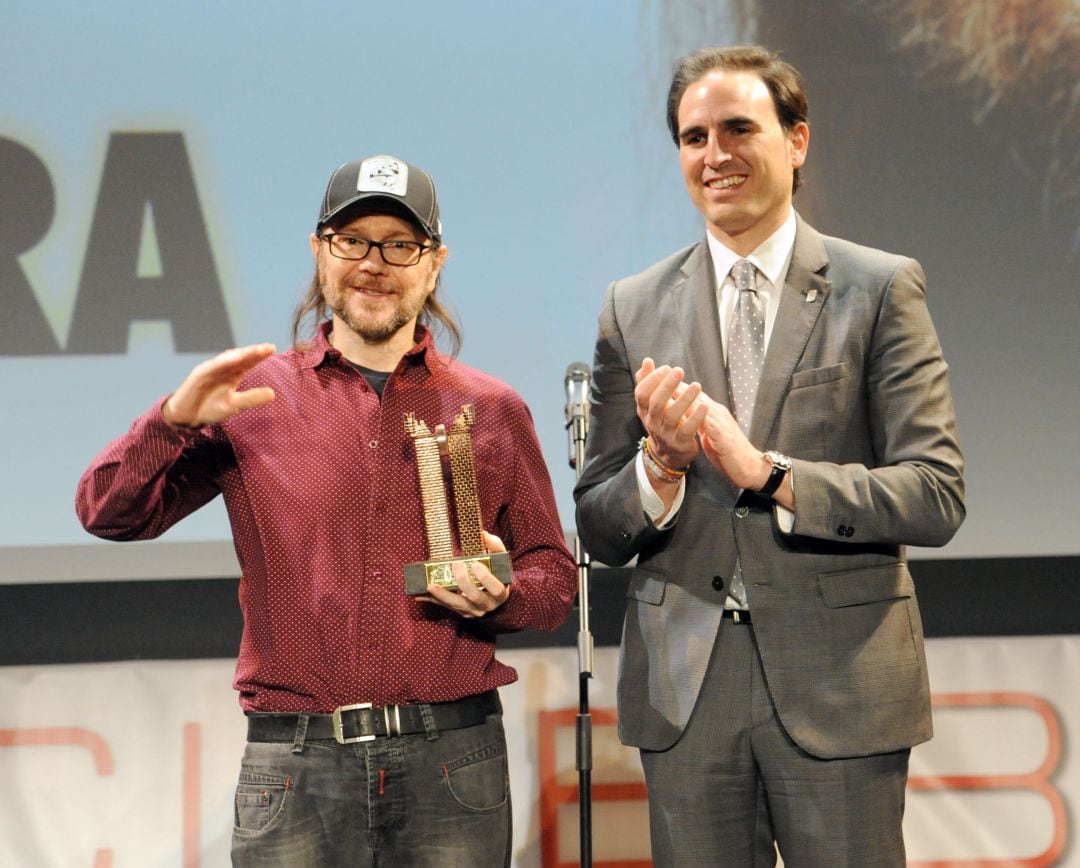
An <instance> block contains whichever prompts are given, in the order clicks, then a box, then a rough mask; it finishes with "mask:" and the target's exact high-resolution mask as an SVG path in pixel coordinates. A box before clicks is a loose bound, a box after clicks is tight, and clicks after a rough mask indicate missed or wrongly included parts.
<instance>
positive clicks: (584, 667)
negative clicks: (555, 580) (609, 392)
mask: <svg viewBox="0 0 1080 868" xmlns="http://www.w3.org/2000/svg"><path fill="white" fill-rule="evenodd" d="M588 380H589V367H588V365H585V364H583V363H581V362H578V363H576V364H574V365H571V366H570V368H569V369H568V370H567V386H568V390H569V391H570V393H571V395H570V400H569V401H568V403H567V407H566V428H567V430H568V431H569V434H570V466H571V467H572V468H573V469H574V471H575V474H574V476H575V479H580V478H581V472H582V468H583V467H584V466H585V436H586V435H587V434H588V429H589V411H588V407H589V405H588V397H587V394H586V392H587V386H588ZM574 558H575V560H576V561H577V569H578V641H577V649H578V714H577V718H576V721H575V736H576V739H575V745H576V761H575V766H576V768H577V772H578V805H579V817H580V823H579V826H580V829H579V834H580V842H581V843H580V849H581V856H580V865H581V868H592V715H591V714H590V713H589V679H590V678H592V673H593V636H592V633H591V632H590V630H589V553H588V552H587V551H586V550H585V547H584V546H583V545H582V543H581V536H580V535H579V534H576V533H575V534H574Z"/></svg>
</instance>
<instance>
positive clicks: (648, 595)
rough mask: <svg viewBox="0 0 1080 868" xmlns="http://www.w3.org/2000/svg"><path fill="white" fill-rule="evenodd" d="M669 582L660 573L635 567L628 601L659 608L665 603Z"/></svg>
mask: <svg viewBox="0 0 1080 868" xmlns="http://www.w3.org/2000/svg"><path fill="white" fill-rule="evenodd" d="M666 588H667V582H666V581H664V580H663V579H662V578H661V577H660V575H659V574H658V573H654V572H653V571H652V570H646V569H642V568H641V567H635V568H634V572H633V575H631V576H630V584H629V586H628V587H627V588H626V596H627V598H628V599H631V600H637V601H638V602H640V603H650V604H652V605H653V606H659V605H660V604H661V603H663V602H664V590H665V589H666Z"/></svg>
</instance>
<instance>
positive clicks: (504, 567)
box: [405, 404, 512, 596]
mask: <svg viewBox="0 0 1080 868" xmlns="http://www.w3.org/2000/svg"><path fill="white" fill-rule="evenodd" d="M474 421H475V413H474V411H473V407H472V404H465V405H464V406H463V407H462V408H461V413H460V414H458V415H457V416H456V417H455V418H454V421H453V423H452V424H451V426H450V431H449V432H447V430H446V427H445V426H444V425H442V424H437V425H436V426H435V430H434V431H432V430H430V429H429V428H428V426H427V425H426V424H425V423H424V422H423V421H422V420H419V419H417V418H416V416H415V415H414V414H412V413H409V414H408V415H407V416H406V417H405V430H406V431H407V432H408V434H409V436H410V437H412V439H413V443H414V444H415V446H416V467H417V471H418V472H419V475H420V496H421V499H422V501H423V509H424V528H425V531H426V533H427V541H428V560H426V561H422V562H420V563H415V564H405V593H406V594H410V595H414V596H415V595H416V594H423V593H426V591H427V587H428V585H430V584H433V585H437V586H438V587H440V588H448V589H450V590H454V591H456V590H458V583H457V579H455V578H454V573H453V565H454V564H455V563H460V564H463V565H464V567H465V569H466V571H467V572H468V573H469V575H470V576H472V578H473V581H474V582H475V583H476V584H477V585H479V584H480V583H479V581H478V580H477V579H476V577H475V576H473V566H474V565H475V564H483V566H484V567H485V568H487V569H488V570H489V571H490V572H491V573H492V574H493V575H494V576H495V578H497V579H498V580H499V581H501V582H502V583H503V584H504V585H508V584H510V582H511V580H512V571H511V565H510V555H508V554H507V553H506V552H488V551H486V550H485V549H484V537H483V533H482V531H483V525H482V523H481V520H480V497H479V493H478V489H477V485H476V461H475V460H474V458H473V446H472V427H473V422H474ZM447 454H448V455H449V456H450V476H451V488H452V490H453V493H454V513H455V516H456V518H457V530H458V548H459V550H460V552H461V553H460V554H459V555H455V554H454V535H453V531H452V529H451V522H450V507H449V503H448V500H447V497H446V485H445V482H444V479H443V463H442V456H443V455H447Z"/></svg>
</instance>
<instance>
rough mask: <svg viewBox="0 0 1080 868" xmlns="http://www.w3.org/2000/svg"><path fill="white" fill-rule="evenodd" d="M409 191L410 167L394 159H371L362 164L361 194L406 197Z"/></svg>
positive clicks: (358, 181) (357, 187)
mask: <svg viewBox="0 0 1080 868" xmlns="http://www.w3.org/2000/svg"><path fill="white" fill-rule="evenodd" d="M408 189H409V167H408V166H407V165H405V163H403V162H401V161H400V160H395V159H394V158H393V157H369V158H368V159H366V160H364V162H362V163H361V164H360V175H359V177H358V178H357V179H356V190H357V192H359V193H390V194H391V195H394V196H401V197H404V196H405V193H406V191H407V190H408Z"/></svg>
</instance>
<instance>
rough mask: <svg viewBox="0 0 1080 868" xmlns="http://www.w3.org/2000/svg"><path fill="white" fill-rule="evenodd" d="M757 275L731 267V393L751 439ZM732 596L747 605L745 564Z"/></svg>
mask: <svg viewBox="0 0 1080 868" xmlns="http://www.w3.org/2000/svg"><path fill="white" fill-rule="evenodd" d="M756 276H757V275H756V271H755V269H754V266H753V264H752V263H751V262H749V261H747V260H745V259H740V260H739V261H738V262H736V263H735V264H734V265H733V266H731V279H732V281H733V282H734V283H735V289H736V290H737V291H738V293H739V297H738V298H737V299H736V300H735V314H734V316H733V317H732V320H731V328H730V329H729V330H728V354H727V369H728V391H729V392H730V394H731V409H732V412H733V413H734V415H735V421H736V422H738V423H739V427H740V428H742V430H743V433H744V434H746V435H747V436H750V422H751V420H752V419H753V418H754V401H755V400H756V399H757V390H758V382H759V381H760V380H761V368H762V366H763V365H764V363H765V310H764V306H763V305H762V303H761V298H760V297H759V296H758V294H757V281H756V279H755V278H756ZM728 595H729V596H731V597H732V598H734V599H735V600H737V601H738V602H739V605H740V606H742V607H744V608H745V607H746V606H747V594H746V586H745V584H744V583H743V573H742V564H741V563H740V562H738V561H736V563H735V574H734V575H733V576H732V578H731V587H730V588H729V589H728Z"/></svg>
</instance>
